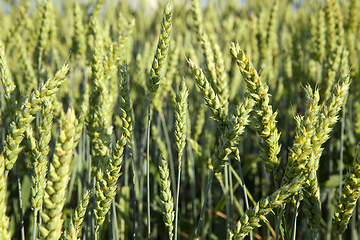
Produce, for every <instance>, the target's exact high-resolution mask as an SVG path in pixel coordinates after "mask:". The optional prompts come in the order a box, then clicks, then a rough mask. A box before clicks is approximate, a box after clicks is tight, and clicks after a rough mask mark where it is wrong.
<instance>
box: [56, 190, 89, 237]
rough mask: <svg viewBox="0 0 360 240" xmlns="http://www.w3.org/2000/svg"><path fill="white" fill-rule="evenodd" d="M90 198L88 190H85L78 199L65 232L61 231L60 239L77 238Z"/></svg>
mask: <svg viewBox="0 0 360 240" xmlns="http://www.w3.org/2000/svg"><path fill="white" fill-rule="evenodd" d="M89 200H90V190H88V191H86V193H85V194H84V196H83V197H82V199H81V200H80V201H79V203H78V206H77V207H76V209H75V212H74V214H73V216H72V218H71V220H70V223H69V226H68V228H67V229H66V231H65V232H63V234H62V237H61V239H65V240H77V239H79V236H80V231H81V228H82V222H83V220H84V216H85V213H86V208H87V206H88V204H89Z"/></svg>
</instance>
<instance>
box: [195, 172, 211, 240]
mask: <svg viewBox="0 0 360 240" xmlns="http://www.w3.org/2000/svg"><path fill="white" fill-rule="evenodd" d="M212 175H214V171H213V173H212ZM212 180H213V179H212V177H210V176H209V180H208V184H207V186H206V192H205V199H204V204H203V206H202V209H201V213H200V218H199V223H198V226H197V229H196V234H195V239H198V238H199V234H200V229H201V223H202V219H203V215H204V211H205V206H206V202H207V200H208V195H209V189H210V186H211V183H212Z"/></svg>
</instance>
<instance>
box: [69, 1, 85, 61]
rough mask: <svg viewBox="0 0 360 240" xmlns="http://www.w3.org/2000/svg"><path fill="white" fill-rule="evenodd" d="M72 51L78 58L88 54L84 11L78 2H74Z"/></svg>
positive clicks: (82, 58)
mask: <svg viewBox="0 0 360 240" xmlns="http://www.w3.org/2000/svg"><path fill="white" fill-rule="evenodd" d="M72 51H73V55H75V56H76V58H78V59H81V60H84V58H85V54H86V34H85V29H84V23H83V13H82V10H81V8H80V4H79V3H78V2H75V3H74V36H73V38H72Z"/></svg>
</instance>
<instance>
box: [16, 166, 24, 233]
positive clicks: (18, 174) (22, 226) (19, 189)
mask: <svg viewBox="0 0 360 240" xmlns="http://www.w3.org/2000/svg"><path fill="white" fill-rule="evenodd" d="M16 166H17V184H18V191H19V214H20V231H21V240H25V230H24V215H23V206H22V196H21V179H20V163H19V160H17V162H16Z"/></svg>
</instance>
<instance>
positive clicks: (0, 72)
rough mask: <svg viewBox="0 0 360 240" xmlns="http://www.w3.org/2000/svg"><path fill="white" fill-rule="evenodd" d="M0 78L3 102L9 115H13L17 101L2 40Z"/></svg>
mask: <svg viewBox="0 0 360 240" xmlns="http://www.w3.org/2000/svg"><path fill="white" fill-rule="evenodd" d="M0 78H1V83H2V86H3V88H4V93H5V101H6V105H7V108H8V111H9V112H10V114H11V115H13V114H15V109H16V105H17V101H16V98H15V91H14V90H15V87H16V86H15V83H14V81H13V79H12V76H11V73H10V69H9V67H8V64H7V60H6V55H5V45H4V43H3V41H2V40H0Z"/></svg>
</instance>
